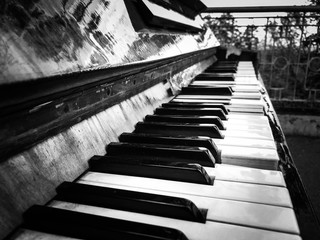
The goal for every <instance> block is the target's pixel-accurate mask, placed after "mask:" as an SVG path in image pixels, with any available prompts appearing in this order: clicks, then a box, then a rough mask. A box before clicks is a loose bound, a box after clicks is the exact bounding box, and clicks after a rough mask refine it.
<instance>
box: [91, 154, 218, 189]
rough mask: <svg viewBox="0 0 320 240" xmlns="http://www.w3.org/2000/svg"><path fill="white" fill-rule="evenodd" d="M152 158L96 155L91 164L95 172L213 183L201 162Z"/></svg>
mask: <svg viewBox="0 0 320 240" xmlns="http://www.w3.org/2000/svg"><path fill="white" fill-rule="evenodd" d="M150 159H151V160H149V159H148V157H147V156H143V157H137V156H128V155H124V156H118V157H114V156H111V157H110V156H94V157H92V158H91V159H90V160H89V165H90V170H91V171H94V172H102V173H112V174H122V175H128V176H137V177H146V178H157V179H164V180H171V181H179V182H189V183H196V184H205V185H213V179H211V178H210V176H209V175H208V173H207V172H206V170H205V169H204V168H203V167H202V166H201V165H199V164H195V163H185V162H174V160H172V159H165V160H163V161H161V160H157V159H152V158H150Z"/></svg>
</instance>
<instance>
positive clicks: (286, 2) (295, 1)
mask: <svg viewBox="0 0 320 240" xmlns="http://www.w3.org/2000/svg"><path fill="white" fill-rule="evenodd" d="M201 1H202V2H203V3H204V4H205V5H206V6H207V7H238V6H241V7H245V6H246V7H247V6H293V5H297V6H301V5H309V4H310V2H308V1H307V0H268V1H266V0H223V1H219V0H201Z"/></svg>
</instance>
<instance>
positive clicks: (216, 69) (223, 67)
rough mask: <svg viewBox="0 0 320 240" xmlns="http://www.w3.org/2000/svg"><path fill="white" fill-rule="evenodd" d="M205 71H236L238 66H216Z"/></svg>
mask: <svg viewBox="0 0 320 240" xmlns="http://www.w3.org/2000/svg"><path fill="white" fill-rule="evenodd" d="M205 72H208V73H236V72H237V68H235V67H229V66H215V67H212V68H209V69H206V70H205Z"/></svg>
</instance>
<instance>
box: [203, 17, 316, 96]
mask: <svg viewBox="0 0 320 240" xmlns="http://www.w3.org/2000/svg"><path fill="white" fill-rule="evenodd" d="M202 18H203V19H204V20H205V21H206V23H207V24H208V26H209V27H210V28H211V29H212V30H213V32H214V33H215V35H216V37H217V38H218V39H219V40H220V43H221V45H222V46H225V47H230V46H233V47H237V48H239V49H248V50H255V51H258V56H259V72H260V74H261V76H262V79H263V80H264V84H265V86H266V88H267V90H268V92H269V95H270V97H271V99H273V100H283V101H285V100H289V101H296V102H301V101H305V102H319V101H320V15H319V13H318V12H292V13H259V14H257V13H235V14H230V13H223V14H221V13H220V14H217V13H202Z"/></svg>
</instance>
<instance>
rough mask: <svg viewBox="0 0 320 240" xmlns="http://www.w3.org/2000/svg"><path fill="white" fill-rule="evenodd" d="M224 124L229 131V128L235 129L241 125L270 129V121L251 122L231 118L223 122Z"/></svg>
mask: <svg viewBox="0 0 320 240" xmlns="http://www.w3.org/2000/svg"><path fill="white" fill-rule="evenodd" d="M222 123H223V124H224V125H225V127H226V128H227V129H228V128H229V127H231V128H233V127H234V126H238V125H239V126H240V125H247V126H252V127H259V126H262V127H269V121H268V119H261V120H254V119H252V121H250V120H249V119H240V118H238V119H236V118H229V119H228V120H222Z"/></svg>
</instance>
